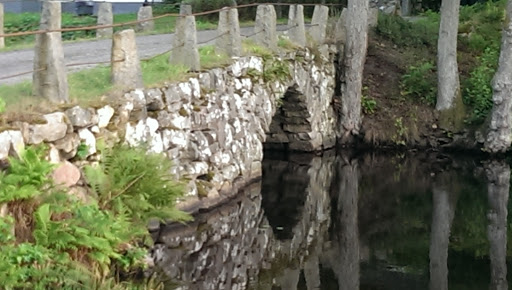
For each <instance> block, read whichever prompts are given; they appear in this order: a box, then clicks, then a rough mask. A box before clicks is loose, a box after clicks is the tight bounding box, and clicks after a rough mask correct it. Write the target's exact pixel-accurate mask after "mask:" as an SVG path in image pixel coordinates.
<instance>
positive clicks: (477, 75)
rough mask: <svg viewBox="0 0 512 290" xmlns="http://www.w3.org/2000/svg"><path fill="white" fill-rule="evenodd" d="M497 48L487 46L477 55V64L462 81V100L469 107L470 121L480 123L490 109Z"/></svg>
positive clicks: (497, 56) (496, 62) (497, 55)
mask: <svg viewBox="0 0 512 290" xmlns="http://www.w3.org/2000/svg"><path fill="white" fill-rule="evenodd" d="M498 58H499V50H498V48H497V47H488V48H487V49H485V51H484V53H483V55H482V56H481V57H479V65H478V66H477V67H476V68H474V69H473V71H472V72H471V73H470V76H469V78H468V79H467V80H466V81H465V83H464V87H465V89H464V91H463V95H462V97H463V101H464V103H465V104H466V105H467V106H468V107H469V108H470V109H471V114H470V116H469V120H468V121H469V122H470V123H481V122H483V121H484V120H485V118H486V116H487V115H488V113H489V111H490V110H491V109H492V93H493V90H492V86H491V82H492V78H493V77H494V74H495V72H496V68H497V66H498Z"/></svg>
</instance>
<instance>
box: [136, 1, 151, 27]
mask: <svg viewBox="0 0 512 290" xmlns="http://www.w3.org/2000/svg"><path fill="white" fill-rule="evenodd" d="M151 18H153V7H151V6H142V7H140V8H139V12H138V13H137V21H141V20H146V19H151ZM154 28H155V22H154V21H153V20H148V21H144V22H139V23H137V31H140V32H145V31H152V30H153V29H154Z"/></svg>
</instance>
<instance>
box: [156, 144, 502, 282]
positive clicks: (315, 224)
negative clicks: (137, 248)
mask: <svg viewBox="0 0 512 290" xmlns="http://www.w3.org/2000/svg"><path fill="white" fill-rule="evenodd" d="M263 173H264V176H263V179H262V180H261V181H260V182H257V183H254V184H252V185H251V186H249V187H248V188H246V189H245V190H244V191H243V192H242V193H241V194H240V195H238V196H237V197H236V198H235V199H233V200H231V201H230V202H228V203H226V204H224V205H222V206H219V207H218V208H216V209H214V210H212V211H209V212H204V213H201V214H199V215H198V216H197V217H196V219H195V221H194V222H193V223H191V224H188V225H169V226H168V227H166V228H164V229H163V230H162V231H161V233H160V235H159V238H158V240H157V244H158V246H157V248H156V250H155V257H156V260H157V265H158V266H159V267H160V268H161V270H162V272H163V273H164V274H165V276H166V277H168V278H169V279H170V282H169V285H170V286H169V287H170V288H171V289H172V287H176V286H178V287H179V288H180V289H308V290H310V289H484V288H490V289H508V280H510V279H509V278H507V238H508V237H509V236H510V235H507V229H508V227H507V225H508V222H507V218H508V215H507V214H508V209H507V207H508V195H509V187H510V186H509V184H510V166H509V165H508V164H507V163H506V162H504V161H489V162H480V161H478V160H474V159H469V158H468V159H465V158H459V157H453V156H447V155H442V154H430V155H429V154H414V155H408V154H401V155H396V154H393V155H382V154H364V155H360V156H355V155H354V154H349V153H347V154H341V155H340V154H338V155H334V154H324V155H323V156H311V155H296V156H295V155H292V156H288V157H286V158H282V157H279V158H268V156H267V160H265V162H264V163H263Z"/></svg>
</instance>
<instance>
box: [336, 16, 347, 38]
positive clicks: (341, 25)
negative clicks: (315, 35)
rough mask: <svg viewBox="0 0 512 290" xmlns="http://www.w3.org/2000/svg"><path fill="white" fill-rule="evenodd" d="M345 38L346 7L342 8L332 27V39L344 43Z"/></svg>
mask: <svg viewBox="0 0 512 290" xmlns="http://www.w3.org/2000/svg"><path fill="white" fill-rule="evenodd" d="M346 39H347V8H343V10H342V11H341V15H340V18H338V21H336V27H335V28H334V41H335V42H337V43H338V42H342V43H345V41H346Z"/></svg>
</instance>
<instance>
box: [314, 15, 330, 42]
mask: <svg viewBox="0 0 512 290" xmlns="http://www.w3.org/2000/svg"><path fill="white" fill-rule="evenodd" d="M328 18H329V7H327V6H323V5H315V10H314V11H313V18H312V19H311V28H310V29H309V34H310V35H311V37H312V38H313V40H314V41H315V42H316V43H317V44H322V43H324V41H325V31H326V29H327V19H328Z"/></svg>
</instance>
